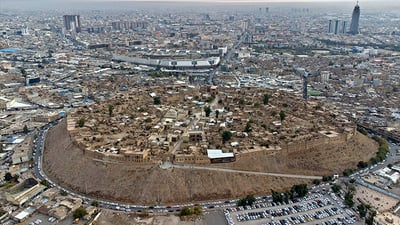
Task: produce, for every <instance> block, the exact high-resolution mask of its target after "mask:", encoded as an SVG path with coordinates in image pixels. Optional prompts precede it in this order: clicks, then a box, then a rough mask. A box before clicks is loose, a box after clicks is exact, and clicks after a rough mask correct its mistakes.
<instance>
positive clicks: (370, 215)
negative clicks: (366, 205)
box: [365, 211, 376, 225]
mask: <svg viewBox="0 0 400 225" xmlns="http://www.w3.org/2000/svg"><path fill="white" fill-rule="evenodd" d="M375 216H376V211H372V212H369V213H368V217H367V218H365V224H366V225H372V224H374V218H375Z"/></svg>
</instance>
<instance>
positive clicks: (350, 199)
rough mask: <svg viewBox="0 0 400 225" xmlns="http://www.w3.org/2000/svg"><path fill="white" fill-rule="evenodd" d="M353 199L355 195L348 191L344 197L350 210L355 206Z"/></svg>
mask: <svg viewBox="0 0 400 225" xmlns="http://www.w3.org/2000/svg"><path fill="white" fill-rule="evenodd" d="M353 197H354V195H353V193H352V192H351V191H347V192H346V194H345V195H344V204H345V205H346V206H347V207H349V208H351V207H353V206H354V200H353Z"/></svg>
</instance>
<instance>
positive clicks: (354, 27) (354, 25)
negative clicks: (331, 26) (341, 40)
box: [350, 1, 360, 34]
mask: <svg viewBox="0 0 400 225" xmlns="http://www.w3.org/2000/svg"><path fill="white" fill-rule="evenodd" d="M359 20H360V6H359V5H358V1H357V5H356V6H355V7H354V10H353V15H352V17H351V24H350V34H359V33H360V32H359V28H358V22H359Z"/></svg>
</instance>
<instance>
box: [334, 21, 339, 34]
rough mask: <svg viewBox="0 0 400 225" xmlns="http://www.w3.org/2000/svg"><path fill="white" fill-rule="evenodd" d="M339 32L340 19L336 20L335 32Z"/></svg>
mask: <svg viewBox="0 0 400 225" xmlns="http://www.w3.org/2000/svg"><path fill="white" fill-rule="evenodd" d="M338 32H339V20H335V34H338Z"/></svg>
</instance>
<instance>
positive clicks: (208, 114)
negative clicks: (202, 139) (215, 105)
mask: <svg viewBox="0 0 400 225" xmlns="http://www.w3.org/2000/svg"><path fill="white" fill-rule="evenodd" d="M204 112H205V113H206V117H209V116H210V114H211V108H210V106H206V107H204Z"/></svg>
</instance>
